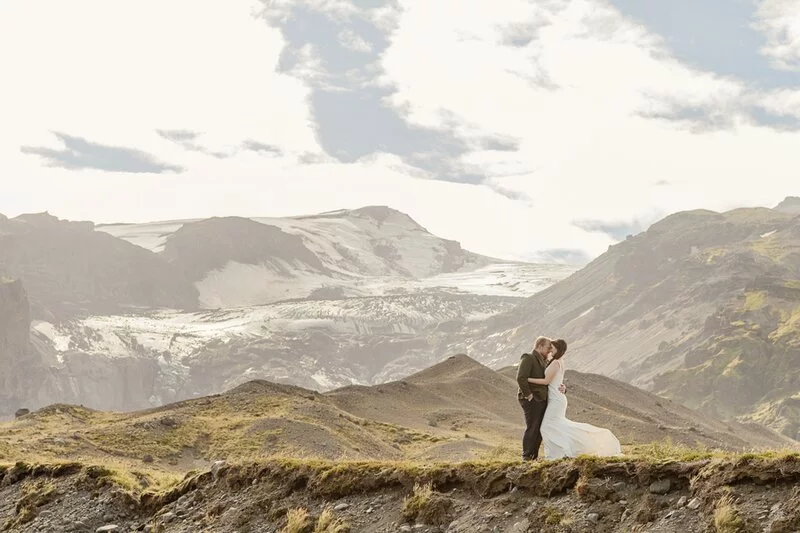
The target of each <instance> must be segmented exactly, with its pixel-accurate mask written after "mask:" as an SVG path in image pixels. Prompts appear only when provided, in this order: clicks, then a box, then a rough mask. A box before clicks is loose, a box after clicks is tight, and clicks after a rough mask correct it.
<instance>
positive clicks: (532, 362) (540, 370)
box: [517, 352, 547, 400]
mask: <svg viewBox="0 0 800 533" xmlns="http://www.w3.org/2000/svg"><path fill="white" fill-rule="evenodd" d="M545 368H547V363H546V362H545V360H544V358H542V356H541V355H539V354H538V353H536V352H533V353H532V354H530V353H524V354H522V358H521V359H520V360H519V368H518V369H517V384H518V385H519V389H518V390H517V398H525V397H526V396H528V395H529V394H531V393H533V399H534V400H547V385H535V384H533V383H528V378H538V379H544V369H545Z"/></svg>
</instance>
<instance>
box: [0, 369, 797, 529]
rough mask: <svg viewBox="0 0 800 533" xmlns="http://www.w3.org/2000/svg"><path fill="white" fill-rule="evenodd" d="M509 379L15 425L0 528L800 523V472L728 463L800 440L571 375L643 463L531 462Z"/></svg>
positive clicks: (467, 378)
mask: <svg viewBox="0 0 800 533" xmlns="http://www.w3.org/2000/svg"><path fill="white" fill-rule="evenodd" d="M507 372H509V370H506V371H504V372H502V373H498V372H495V371H493V370H491V369H489V368H487V367H485V366H483V365H480V364H479V363H477V362H476V361H474V360H472V359H470V358H468V357H466V356H463V355H462V356H455V357H451V358H448V359H446V360H444V361H442V362H441V363H439V364H437V365H435V366H433V367H431V368H428V369H426V370H425V371H423V372H420V373H417V374H415V375H412V376H409V377H408V378H407V379H404V380H401V381H398V382H393V383H387V384H384V385H378V386H375V387H347V388H344V389H340V390H336V391H331V392H329V393H326V394H320V393H316V392H314V391H309V390H305V389H302V388H299V387H294V386H287V385H279V384H275V383H269V382H263V381H256V382H249V383H246V384H244V385H242V386H240V387H237V388H236V389H234V390H232V391H229V392H227V393H225V394H222V395H216V396H211V397H205V398H197V399H193V400H187V401H183V402H178V403H175V404H171V405H167V406H163V407H160V408H157V409H149V410H144V411H139V412H135V413H109V412H102V411H95V410H92V409H88V408H85V407H78V406H71V405H52V406H49V407H46V408H44V409H41V410H38V411H35V412H32V413H29V414H25V415H22V416H19V417H18V418H17V419H16V420H14V421H12V422H6V423H3V424H2V425H0V524H2V527H3V529H4V530H8V531H31V532H45V531H47V532H49V531H65V532H76V533H77V532H84V531H106V532H108V531H116V532H123V533H128V532H132V531H151V532H153V531H161V532H173V531H174V532H187V533H188V532H194V531H209V532H228V531H231V527H235V528H236V531H241V532H256V531H282V532H295V531H309V532H310V531H316V532H328V533H336V532H338V533H342V532H344V531H353V532H356V531H359V532H386V533H389V532H392V533H394V532H407V531H421V532H422V531H427V532H428V533H434V532H436V533H442V532H444V531H450V532H451V533H452V532H463V533H467V532H469V533H472V532H475V531H486V532H489V531H504V532H506V531H511V532H539V531H553V532H557V531H558V532H564V531H567V532H570V531H575V532H579V531H580V532H583V531H608V532H613V531H636V530H643V529H644V528H647V530H648V531H663V532H667V531H670V532H671V531H676V530H681V531H689V532H701V531H706V530H707V529H706V528H708V527H709V526H712V527H713V524H714V523H715V522H718V521H723V520H725V521H728V522H730V523H732V524H733V523H738V524H740V525H742V524H744V525H746V526H747V527H755V525H754V524H758V523H761V524H764V523H770V524H772V526H771V527H772V528H773V529H771V531H785V532H789V531H794V530H795V529H793V528H796V527H797V526H798V525H800V522H798V521H797V516H796V513H797V511H798V507H797V505H798V501H799V500H798V494H797V491H796V490H795V488H794V485H796V483H797V482H798V481H800V456H798V455H796V454H795V453H794V452H791V451H790V450H788V449H787V450H784V451H782V452H780V453H779V452H766V451H764V452H760V453H759V454H755V453H750V454H748V455H746V456H739V455H734V454H732V453H731V452H723V451H718V450H714V449H712V448H715V447H725V448H728V449H729V450H731V449H737V448H738V449H741V448H748V449H751V448H753V447H762V446H763V445H770V446H771V447H781V446H791V445H794V444H796V443H792V442H790V441H789V440H788V439H781V438H780V437H777V436H776V435H774V434H771V433H770V432H769V431H768V430H765V429H763V428H757V427H753V428H748V427H744V426H737V425H725V424H723V423H720V422H717V421H714V420H711V419H710V418H708V417H705V416H702V415H698V414H695V413H692V412H691V411H689V410H688V409H686V408H683V407H680V406H677V405H674V404H672V403H671V402H669V401H668V400H661V399H659V398H657V397H655V396H652V395H650V394H648V393H645V392H642V391H638V390H635V389H634V388H633V387H631V386H629V385H624V384H621V383H618V382H614V381H613V380H610V379H608V378H602V377H599V376H593V375H584V374H577V373H571V374H570V376H569V378H568V384H569V387H570V390H569V398H570V409H569V411H568V415H569V416H570V417H571V418H573V419H576V420H583V421H590V422H594V423H602V424H603V425H605V426H607V427H609V428H611V429H613V430H614V431H615V432H616V433H617V434H618V435H619V436H620V438H621V440H622V442H623V449H624V452H625V456H624V457H618V458H613V459H599V458H591V457H583V458H579V459H576V460H566V461H554V462H542V463H538V464H535V465H530V464H521V463H520V462H519V460H518V458H517V454H518V452H519V442H518V441H519V434H520V429H521V426H522V420H521V418H522V417H521V413H520V409H519V406H518V404H517V402H516V400H515V399H514V396H513V385H514V382H513V380H512V379H511V378H509V377H507V376H506V375H504V374H505V373H507ZM509 391H511V393H510V394H509ZM653 440H655V442H653ZM667 441H672V443H668V442H667ZM675 443H677V445H676V444H675ZM689 446H692V447H689ZM728 522H724V523H725V524H728ZM716 527H717V530H718V531H759V530H758V529H734V530H727V529H720V526H716ZM780 528H783V529H780Z"/></svg>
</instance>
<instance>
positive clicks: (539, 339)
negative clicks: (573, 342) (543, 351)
mask: <svg viewBox="0 0 800 533" xmlns="http://www.w3.org/2000/svg"><path fill="white" fill-rule="evenodd" d="M546 342H551V341H550V339H548V338H547V337H536V342H535V343H533V349H534V350H535V349H536V348H539V347H540V346H541V345H542V344H544V343H546Z"/></svg>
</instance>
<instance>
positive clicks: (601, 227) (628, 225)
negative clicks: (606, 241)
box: [574, 216, 660, 241]
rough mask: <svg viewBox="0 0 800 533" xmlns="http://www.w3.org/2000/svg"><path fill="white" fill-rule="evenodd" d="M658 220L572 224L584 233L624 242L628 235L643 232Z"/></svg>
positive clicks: (580, 221) (588, 221) (595, 221)
mask: <svg viewBox="0 0 800 533" xmlns="http://www.w3.org/2000/svg"><path fill="white" fill-rule="evenodd" d="M658 218H660V217H659V216H656V217H653V220H650V221H649V222H643V221H639V220H633V221H627V222H626V221H603V220H576V221H575V222H574V224H575V225H576V226H577V227H579V228H581V229H583V230H586V231H590V232H600V233H605V234H606V235H608V236H609V237H611V238H612V239H614V240H615V241H621V240H624V239H625V238H626V237H628V236H629V235H636V234H637V233H641V232H642V231H645V230H646V229H647V228H648V227H649V226H650V224H652V223H653V222H655V221H656V220H658Z"/></svg>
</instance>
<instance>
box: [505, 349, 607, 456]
mask: <svg viewBox="0 0 800 533" xmlns="http://www.w3.org/2000/svg"><path fill="white" fill-rule="evenodd" d="M565 353H567V343H566V341H565V340H564V339H556V340H550V339H548V338H547V337H539V338H538V339H536V343H535V344H534V347H533V352H532V353H525V354H522V359H521V360H520V363H519V369H518V371H517V384H518V385H519V390H518V391H517V397H518V399H519V403H520V405H521V406H522V410H523V412H524V413H525V426H526V427H525V434H524V436H523V437H522V459H523V460H524V461H533V460H536V459H538V457H539V446H540V445H541V444H544V456H545V459H560V458H562V457H576V456H578V455H582V454H589V455H600V456H611V455H620V454H621V450H620V444H619V440H617V438H616V437H615V436H614V434H613V433H611V432H610V431H609V430H607V429H604V428H598V427H595V426H592V425H590V424H583V423H581V422H573V421H572V420H569V419H568V418H567V416H566V414H567V396H566V395H565V394H564V393H565V392H566V388H565V387H564V362H563V361H562V358H563V357H564V354H565Z"/></svg>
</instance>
